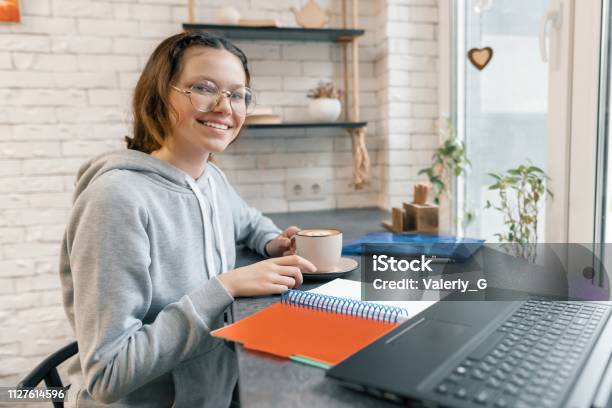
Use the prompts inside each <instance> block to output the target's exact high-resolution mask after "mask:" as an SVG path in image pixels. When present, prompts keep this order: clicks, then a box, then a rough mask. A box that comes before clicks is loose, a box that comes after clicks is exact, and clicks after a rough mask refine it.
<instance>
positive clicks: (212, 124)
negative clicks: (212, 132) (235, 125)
mask: <svg viewBox="0 0 612 408" xmlns="http://www.w3.org/2000/svg"><path fill="white" fill-rule="evenodd" d="M196 122H198V123H199V124H200V125H202V126H206V127H211V128H213V129H219V130H228V129H230V126H227V125H224V124H221V123H215V122H209V121H205V120H199V119H196Z"/></svg>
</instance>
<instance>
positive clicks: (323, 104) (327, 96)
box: [306, 81, 342, 122]
mask: <svg viewBox="0 0 612 408" xmlns="http://www.w3.org/2000/svg"><path fill="white" fill-rule="evenodd" d="M306 96H307V97H308V98H310V99H311V101H310V103H309V104H308V115H309V116H310V119H312V120H313V121H315V122H334V121H335V120H336V119H338V117H339V116H340V112H341V111H342V104H341V103H340V98H341V97H342V91H341V90H340V89H337V88H335V87H334V86H333V84H332V83H331V82H323V81H321V82H319V84H318V85H317V87H316V88H313V89H310V90H309V91H308V94H307V95H306Z"/></svg>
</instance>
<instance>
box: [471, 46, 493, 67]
mask: <svg viewBox="0 0 612 408" xmlns="http://www.w3.org/2000/svg"><path fill="white" fill-rule="evenodd" d="M491 58H493V48H491V47H484V48H472V49H471V50H469V51H468V59H469V60H470V62H471V63H472V65H474V66H475V67H476V68H477V69H478V70H479V71H482V70H483V69H484V67H486V66H487V64H488V63H489V62H491Z"/></svg>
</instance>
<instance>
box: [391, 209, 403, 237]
mask: <svg viewBox="0 0 612 408" xmlns="http://www.w3.org/2000/svg"><path fill="white" fill-rule="evenodd" d="M405 218H406V215H405V212H404V209H403V208H397V207H393V208H392V209H391V222H392V227H393V231H395V232H402V231H404V219H405Z"/></svg>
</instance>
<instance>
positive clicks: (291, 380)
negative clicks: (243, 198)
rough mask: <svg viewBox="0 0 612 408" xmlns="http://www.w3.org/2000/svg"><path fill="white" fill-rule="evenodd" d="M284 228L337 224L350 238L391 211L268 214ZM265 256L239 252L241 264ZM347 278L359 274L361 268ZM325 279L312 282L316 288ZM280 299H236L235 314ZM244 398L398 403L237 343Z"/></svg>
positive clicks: (248, 403) (253, 403)
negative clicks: (349, 387) (350, 387)
mask: <svg viewBox="0 0 612 408" xmlns="http://www.w3.org/2000/svg"><path fill="white" fill-rule="evenodd" d="M267 215H268V216H269V217H270V218H271V219H272V220H274V222H275V223H276V225H278V227H279V228H281V229H284V228H286V227H288V226H290V225H297V226H298V227H300V228H306V227H332V228H337V229H340V230H342V233H343V238H344V240H345V241H348V240H351V239H355V238H357V237H358V236H360V235H362V234H365V233H367V232H371V231H377V230H381V224H380V222H381V220H383V219H387V218H389V213H388V212H386V211H383V210H380V209H375V208H367V209H346V210H329V211H314V212H295V213H282V214H267ZM259 260H261V258H260V257H259V256H257V255H256V254H254V253H253V252H252V251H250V250H248V249H241V250H239V252H238V254H237V266H242V265H246V264H249V263H252V262H257V261H259ZM343 278H345V279H352V280H359V278H360V270H359V269H357V270H355V271H353V272H351V273H350V274H348V275H345V276H343ZM321 283H324V282H308V281H306V282H305V283H304V285H303V288H304V289H307V290H308V289H312V288H314V287H316V286H318V285H320V284H321ZM278 301H279V296H266V297H258V298H245V299H238V300H237V301H235V302H234V305H233V310H232V312H233V315H234V319H235V320H240V319H242V318H244V317H246V316H249V315H251V314H253V313H255V312H258V311H260V310H262V309H263V308H265V307H267V306H269V305H271V304H273V303H276V302H278ZM236 349H237V355H238V367H239V380H238V381H239V389H240V403H241V406H245V407H272V406H274V407H276V406H279V407H309V408H311V407H387V406H388V407H393V406H397V405H394V404H391V403H389V402H386V401H384V400H381V399H376V398H374V397H371V396H368V395H366V394H362V393H359V392H356V391H353V390H350V389H348V388H346V387H343V386H341V385H340V384H338V383H336V382H334V381H332V380H330V379H327V378H325V370H323V369H320V368H315V367H311V366H307V365H304V364H300V363H296V362H291V361H289V360H284V359H279V358H275V357H273V356H269V355H265V354H260V353H255V352H251V351H249V350H245V349H243V348H242V347H240V346H238V347H237V348H236Z"/></svg>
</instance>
